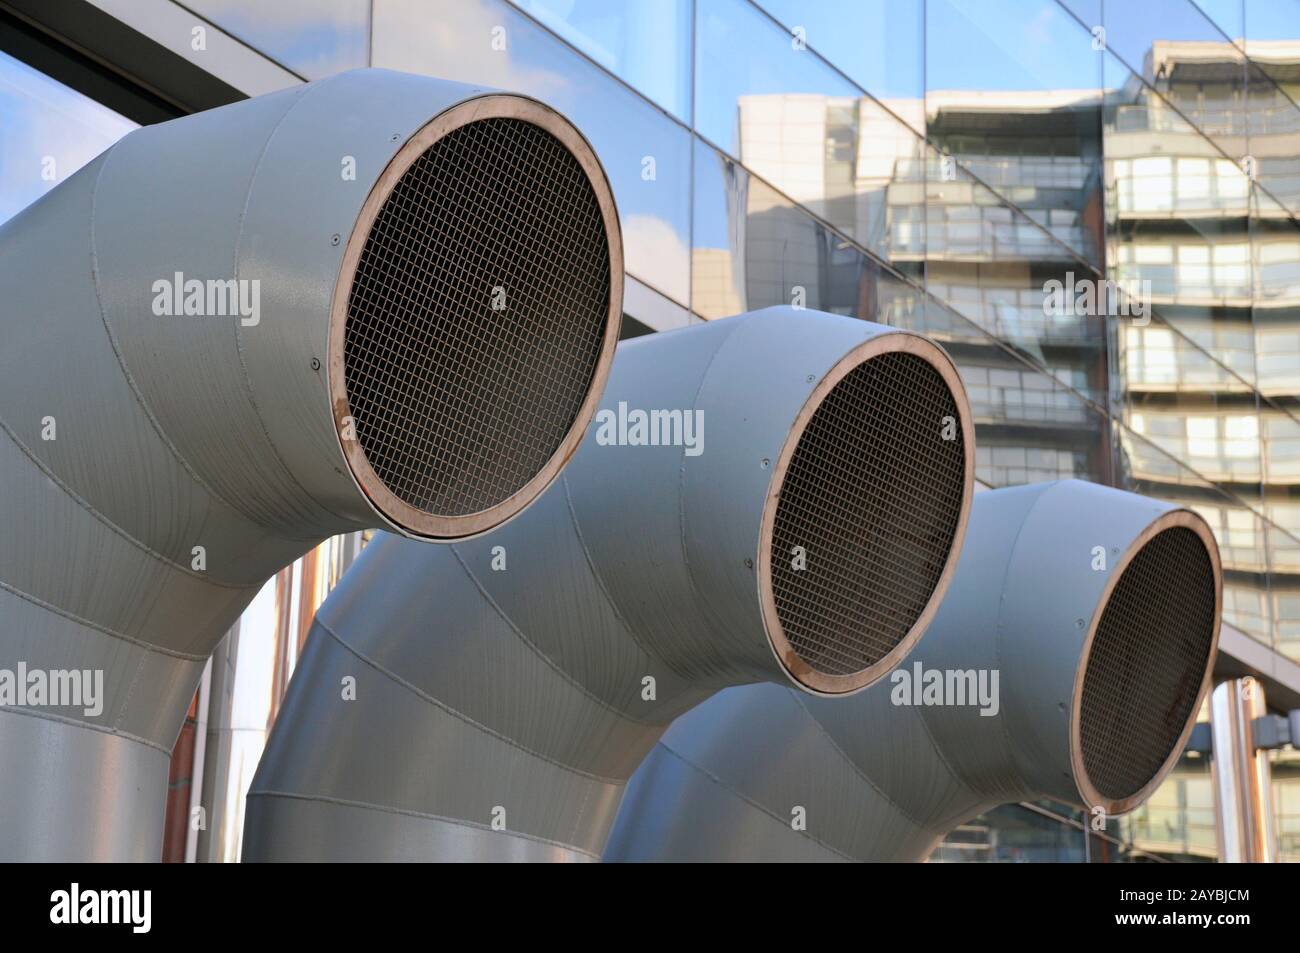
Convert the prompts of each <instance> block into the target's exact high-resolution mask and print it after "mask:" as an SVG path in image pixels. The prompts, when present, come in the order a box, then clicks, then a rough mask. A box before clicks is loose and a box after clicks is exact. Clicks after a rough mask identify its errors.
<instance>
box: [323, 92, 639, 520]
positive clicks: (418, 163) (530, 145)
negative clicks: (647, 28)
mask: <svg viewBox="0 0 1300 953" xmlns="http://www.w3.org/2000/svg"><path fill="white" fill-rule="evenodd" d="M622 297H623V261H622V242H621V237H620V233H619V226H618V219H617V215H616V212H615V209H614V201H613V197H612V195H611V192H610V189H609V185H608V183H607V181H606V179H605V177H604V174H603V172H602V171H601V168H600V165H599V163H598V161H597V159H596V156H595V154H594V153H593V152H592V150H591V147H590V146H589V145H588V144H587V142H586V140H584V139H583V138H582V136H581V135H580V134H579V133H578V132H577V130H575V129H574V128H573V126H571V125H570V124H569V123H568V122H567V121H566V120H564V119H563V118H562V117H561V116H559V115H558V114H557V113H555V112H553V111H552V110H550V109H548V108H546V107H545V106H542V105H541V104H539V103H536V102H533V101H532V100H528V99H523V98H520V97H516V96H504V95H494V96H485V97H481V98H478V99H472V100H468V101H466V102H464V103H461V104H460V105H458V106H455V107H453V108H452V109H450V110H448V111H447V112H444V113H442V114H441V115H439V116H438V117H437V118H435V119H434V120H433V121H431V122H430V123H429V124H428V125H426V126H425V127H424V128H422V129H421V130H420V131H419V132H418V133H417V134H416V135H415V136H413V137H412V138H411V139H410V140H409V141H407V142H406V144H405V145H404V146H403V147H402V148H401V149H400V150H399V151H398V153H397V155H396V156H395V157H394V158H393V160H392V162H391V163H390V164H389V166H388V168H387V169H386V170H385V172H384V174H383V175H382V176H381V177H380V179H379V181H378V182H377V183H376V185H375V187H374V188H373V190H372V191H371V194H370V196H369V198H368V199H367V202H366V205H365V207H364V208H363V210H362V213H361V215H360V217H359V219H358V223H357V226H356V228H355V229H354V231H353V234H352V236H351V239H350V240H349V244H348V247H347V250H346V252H345V255H344V265H343V271H342V276H341V280H340V282H339V290H338V292H337V293H336V298H335V310H334V320H333V323H332V326H331V334H330V390H331V395H332V398H333V403H334V415H335V421H336V424H337V427H338V433H339V439H340V445H341V446H342V448H343V451H344V455H345V457H346V458H347V461H348V464H349V466H350V467H351V469H352V474H353V476H354V477H355V479H356V481H357V483H358V484H359V485H360V487H361V489H362V491H363V492H364V493H365V494H366V496H367V497H368V498H369V499H370V501H371V502H372V503H373V505H374V506H375V507H376V508H377V509H378V510H379V512H381V513H382V514H383V515H384V516H385V517H387V519H388V520H389V521H391V522H392V523H393V524H395V525H396V526H397V527H399V528H400V529H402V530H404V531H406V532H408V533H411V534H414V535H420V536H427V537H436V538H463V537H465V536H469V535H474V534H477V533H481V532H484V531H486V530H489V529H491V528H493V527H495V526H497V525H499V524H501V523H503V522H505V521H506V520H508V519H509V518H510V517H512V516H514V515H515V514H516V513H518V512H519V511H521V510H522V509H523V508H524V507H526V506H527V505H528V504H529V503H530V502H532V500H533V499H535V498H536V497H537V495H538V494H539V493H541V492H542V490H544V489H545V488H546V486H547V485H549V483H550V482H551V480H552V479H554V478H555V476H556V475H557V474H558V473H559V471H560V469H561V468H562V467H563V465H564V463H565V461H567V459H568V458H569V457H570V456H571V455H572V454H573V452H574V450H575V449H576V448H577V445H578V442H579V440H580V439H581V438H582V435H583V433H584V432H585V430H586V427H587V424H588V422H589V421H590V419H591V416H592V414H593V413H594V412H595V406H596V401H597V400H598V398H599V395H600V392H601V391H602V390H603V388H604V384H605V379H606V377H607V376H608V373H609V365H610V362H611V360H612V359H613V353H614V346H615V344H616V343H617V339H618V325H619V321H620V319H621V316H622Z"/></svg>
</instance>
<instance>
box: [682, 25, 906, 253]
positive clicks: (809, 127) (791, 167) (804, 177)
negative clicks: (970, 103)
mask: <svg viewBox="0 0 1300 953" xmlns="http://www.w3.org/2000/svg"><path fill="white" fill-rule="evenodd" d="M696 22H697V33H696V93H695V122H696V129H697V131H698V132H699V133H700V134H701V135H703V136H704V137H705V138H706V139H708V140H709V141H710V142H711V143H712V144H713V145H714V146H716V147H718V148H720V149H722V150H723V151H724V152H726V153H728V154H730V155H732V156H734V157H735V158H737V159H739V160H740V161H741V163H742V164H743V165H744V166H745V167H746V168H747V169H749V170H750V171H751V172H753V173H755V174H756V175H758V176H760V177H762V178H763V179H765V180H766V181H767V182H768V183H770V184H771V185H772V186H774V187H775V188H777V189H779V190H780V191H781V192H783V193H785V195H786V196H787V197H789V198H790V199H793V200H794V201H795V202H798V203H799V204H800V205H802V206H803V207H805V208H807V209H808V210H809V211H811V212H812V213H813V214H814V215H817V216H819V217H820V218H822V219H824V220H826V221H827V222H830V223H831V224H832V225H834V226H835V227H836V228H838V229H840V230H841V231H842V232H844V233H845V234H846V235H848V236H850V237H851V238H852V239H853V240H854V241H856V242H857V243H858V244H860V245H861V246H863V247H864V248H866V249H867V250H868V251H870V252H872V253H875V254H877V255H879V256H881V257H884V256H885V253H886V251H887V249H888V246H889V224H890V223H889V221H888V219H887V217H886V210H887V197H888V195H889V190H890V188H891V185H892V183H893V182H894V181H895V180H896V179H897V177H898V176H899V174H900V172H902V173H903V174H904V175H906V174H908V170H910V169H914V168H917V167H918V162H919V160H920V157H921V155H922V153H921V147H922V146H921V140H920V138H919V137H918V136H917V135H916V133H915V132H913V131H912V130H911V129H909V128H908V127H907V126H906V125H905V124H904V123H903V122H901V121H900V120H899V118H898V117H897V116H895V115H893V114H891V113H890V112H888V111H887V110H885V109H884V108H883V107H882V106H881V105H880V104H878V103H876V102H875V101H874V100H872V99H870V98H869V97H867V96H864V95H863V94H862V92H861V90H859V89H858V88H857V87H856V86H854V85H853V84H852V83H850V82H848V81H847V80H845V79H844V78H843V77H842V76H840V75H838V74H837V73H835V71H834V70H832V69H831V68H830V67H829V66H827V65H826V64H825V63H823V62H822V61H821V60H819V59H818V58H817V57H816V56H815V55H814V54H812V53H810V52H809V51H808V50H806V49H804V50H800V49H798V48H797V43H796V40H795V38H792V37H791V36H790V35H789V34H788V33H786V32H784V31H783V30H782V29H781V27H779V26H778V25H777V24H775V23H774V22H773V21H772V20H770V19H769V18H768V17H766V16H764V15H763V13H762V12H761V11H759V10H757V9H756V8H754V7H753V6H751V5H749V4H747V3H743V2H740V0H699V3H698V5H697V19H696ZM914 105H915V102H914Z"/></svg>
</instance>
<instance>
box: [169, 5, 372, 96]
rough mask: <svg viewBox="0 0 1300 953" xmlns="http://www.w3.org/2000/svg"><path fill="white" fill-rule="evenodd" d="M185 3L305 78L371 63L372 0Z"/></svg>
mask: <svg viewBox="0 0 1300 953" xmlns="http://www.w3.org/2000/svg"><path fill="white" fill-rule="evenodd" d="M187 6H188V7H189V8H190V9H191V10H193V11H194V12H195V13H197V14H198V15H199V16H201V17H204V18H205V19H207V20H208V21H210V22H212V23H215V24H216V25H217V26H219V27H221V29H223V30H225V31H226V32H227V33H229V34H231V35H232V36H237V37H239V39H241V40H243V41H244V42H245V43H247V44H249V45H250V46H252V47H254V48H255V49H257V50H258V51H260V52H262V53H265V54H266V55H267V56H269V57H270V58H271V59H273V60H275V61H276V62H277V63H279V64H280V65H282V66H285V67H288V68H289V69H291V70H293V71H294V72H295V73H297V74H299V75H300V76H305V77H306V78H307V79H322V78H323V77H326V76H332V75H334V74H335V73H339V72H342V71H343V70H348V69H356V68H358V67H361V66H368V65H370V0H276V2H275V3H266V2H264V0H187Z"/></svg>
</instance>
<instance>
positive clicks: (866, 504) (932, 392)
mask: <svg viewBox="0 0 1300 953" xmlns="http://www.w3.org/2000/svg"><path fill="white" fill-rule="evenodd" d="M959 419H960V414H959V411H958V408H957V403H956V400H955V399H954V397H953V392H952V389H951V387H950V386H949V383H948V382H947V381H946V380H945V379H944V378H943V376H942V375H941V374H940V373H939V371H938V370H937V368H936V366H935V365H934V364H933V363H932V362H930V361H927V360H924V359H922V358H921V357H918V356H917V355H915V354H909V353H906V352H901V351H892V352H889V353H885V354H881V355H879V356H877V357H874V358H872V359H871V360H869V361H867V362H866V363H864V364H861V365H859V366H858V367H856V368H854V369H853V370H852V371H851V372H849V374H848V375H847V376H846V377H845V378H844V379H843V380H841V381H840V382H839V383H838V384H837V385H836V386H835V388H834V390H832V391H831V392H830V394H828V395H827V397H826V399H825V400H824V401H823V402H822V403H821V405H820V406H819V407H818V408H817V410H816V412H815V413H814V414H813V416H812V419H811V420H810V421H809V423H808V425H807V428H806V429H805V430H804V432H803V434H802V435H801V436H800V438H799V444H798V447H797V448H796V449H795V452H794V456H793V458H792V459H791V461H790V466H789V469H788V470H787V471H786V474H785V482H784V484H783V485H782V487H781V497H780V502H779V503H778V505H777V511H776V520H775V526H774V530H773V535H772V548H773V552H772V590H773V596H774V599H775V602H776V609H777V616H778V618H779V620H780V623H781V628H782V630H783V631H784V633H785V637H786V639H787V640H789V642H790V645H791V647H792V648H793V649H794V650H795V652H796V653H798V655H799V656H800V658H801V659H802V660H803V661H804V662H806V663H807V664H808V665H809V666H810V667H811V668H813V669H814V670H816V671H818V672H820V673H822V674H826V675H849V674H851V673H853V672H858V671H861V670H862V669H864V668H867V667H868V666H870V665H874V664H875V663H876V662H879V661H880V660H881V659H882V658H884V657H885V656H886V655H887V654H889V652H890V651H892V650H893V649H894V648H895V647H896V646H897V645H898V644H899V643H900V642H901V641H902V640H903V639H904V638H905V637H906V636H907V634H908V633H909V632H910V631H911V630H912V627H913V626H914V625H915V624H916V621H917V619H918V618H920V616H921V614H922V612H923V611H924V610H925V608H926V606H927V605H928V604H929V602H930V599H931V597H932V596H933V594H934V590H935V586H937V585H938V583H939V579H940V577H941V575H942V574H943V571H944V568H945V567H946V566H947V564H948V556H949V553H950V552H951V550H952V544H953V539H954V537H955V535H956V533H957V529H958V527H959V525H960V523H961V519H962V512H963V504H964V502H965V499H966V490H965V485H966V484H965V476H966V461H965V452H966V451H965V444H964V442H963V441H962V440H961V439H959V438H960V433H959V432H958V430H957V421H958V420H959ZM945 422H946V423H947V424H948V426H949V427H950V428H951V433H952V436H953V437H954V439H950V440H944V439H942V430H943V428H944V426H945ZM799 550H802V551H803V554H804V557H805V561H804V562H800V561H797V560H796V559H795V558H793V554H796V553H797V552H798V551H799ZM813 563H815V564H816V565H815V567H814V566H812V564H813ZM810 568H814V569H815V570H816V571H809V570H810Z"/></svg>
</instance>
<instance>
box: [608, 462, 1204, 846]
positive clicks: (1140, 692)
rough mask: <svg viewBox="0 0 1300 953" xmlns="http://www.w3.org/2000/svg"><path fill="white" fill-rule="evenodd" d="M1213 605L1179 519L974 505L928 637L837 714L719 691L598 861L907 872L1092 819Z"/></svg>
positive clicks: (1123, 780)
mask: <svg viewBox="0 0 1300 953" xmlns="http://www.w3.org/2000/svg"><path fill="white" fill-rule="evenodd" d="M1220 606H1221V574H1220V566H1219V557H1218V549H1217V547H1216V545H1215V542H1214V538H1213V536H1212V535H1211V533H1210V530H1209V528H1208V527H1207V526H1206V525H1205V523H1204V521H1202V520H1201V518H1200V517H1199V516H1197V515H1196V514H1195V513H1193V512H1191V511H1189V510H1184V509H1179V508H1177V507H1175V506H1172V505H1170V504H1167V503H1163V502H1159V501H1156V500H1151V499H1147V498H1144V497H1141V496H1136V495H1134V494H1130V493H1125V492H1122V491H1120V490H1114V489H1110V488H1106V487H1101V486H1096V485H1094V484H1089V483H1082V482H1079V481H1075V480H1067V481H1063V482H1058V483H1046V484H1038V485H1034V486H1025V487H1015V488H1011V489H1004V490H992V491H989V492H987V493H980V494H978V495H977V496H976V497H975V503H974V506H973V510H972V514H971V521H970V531H969V533H968V534H967V538H966V545H965V547H964V549H963V551H962V554H961V558H960V562H959V564H958V568H957V573H956V576H955V577H954V579H953V583H952V586H951V587H950V589H949V591H948V595H947V597H946V598H945V599H944V601H943V604H942V606H941V607H940V609H939V612H938V614H937V615H936V617H935V620H934V624H933V625H932V626H931V627H930V630H929V632H928V633H927V634H926V637H925V638H924V639H923V640H922V641H921V642H920V643H919V644H918V645H917V647H916V648H915V649H914V650H913V651H912V653H911V655H910V656H909V657H908V659H907V660H906V661H905V662H904V663H903V664H902V665H901V666H899V668H898V669H897V670H895V672H894V673H893V675H891V676H890V679H889V680H888V681H882V682H881V683H879V684H878V685H876V686H874V687H872V688H869V689H867V690H866V691H864V692H862V693H860V694H858V695H856V696H854V697H853V698H850V699H846V700H844V701H842V702H840V703H838V704H828V703H827V702H826V701H825V700H823V699H819V698H812V697H808V696H806V695H801V694H799V693H797V692H791V691H788V690H786V689H784V688H782V687H780V686H775V685H754V686H744V687H740V688H731V689H728V690H727V691H724V692H722V693H720V694H719V695H717V696H715V697H714V698H712V699H710V700H709V701H708V702H706V703H705V704H703V705H701V706H699V707H698V708H696V709H695V710H694V711H692V712H690V713H688V714H687V715H685V716H684V717H682V718H680V719H678V721H677V722H675V723H674V724H673V726H672V727H671V728H670V729H669V730H668V732H667V733H666V734H665V735H664V737H663V740H662V741H661V742H660V743H659V745H658V746H657V747H656V748H655V749H654V751H653V752H652V753H651V754H650V755H649V756H648V757H647V759H646V761H645V763H644V764H643V765H641V767H640V768H639V770H638V771H637V773H636V775H635V776H634V777H633V779H632V781H631V783H630V784H629V786H628V792H627V796H626V797H625V798H624V801H623V805H622V808H621V810H620V812H619V816H618V820H617V822H616V823H615V825H614V829H613V831H612V833H611V835H610V838H609V844H608V847H607V850H606V852H605V855H604V856H605V859H606V860H611V861H648V860H655V861H659V860H665V861H689V860H711V861H716V860H729V861H731V860H756V861H789V860H827V861H833V860H922V859H924V858H925V857H926V856H928V854H929V853H930V851H931V850H932V849H933V848H934V846H935V845H936V844H937V842H938V841H939V840H941V839H942V838H943V836H944V835H945V834H946V833H948V832H949V831H951V830H952V829H953V828H954V827H956V826H957V825H959V824H961V823H962V822H964V821H966V820H968V819H969V818H971V817H974V816H975V815H977V814H980V813H981V812H983V811H986V810H988V809H989V808H991V807H994V806H996V805H999V804H1005V803H1011V802H1016V801H1023V800H1030V799H1037V798H1055V799H1057V800H1059V801H1063V802H1065V803H1068V804H1073V805H1076V806H1079V807H1085V808H1087V809H1088V810H1089V812H1090V817H1089V821H1090V823H1092V822H1093V820H1094V819H1100V820H1099V822H1100V823H1105V822H1106V821H1107V820H1108V819H1109V818H1111V817H1114V816H1115V815H1118V814H1122V813H1124V812H1125V811H1128V810H1131V809H1132V808H1134V807H1136V806H1137V805H1138V804H1140V803H1141V802H1142V801H1143V800H1145V799H1146V798H1147V797H1148V796H1149V795H1150V793H1151V791H1152V790H1153V789H1154V788H1155V787H1156V785H1158V784H1159V783H1160V781H1161V779H1163V778H1164V776H1165V775H1166V774H1167V773H1168V771H1169V770H1170V769H1171V768H1172V767H1173V765H1174V763H1175V761H1176V760H1177V758H1178V756H1179V754H1180V753H1181V752H1182V749H1183V747H1184V745H1185V744H1186V741H1187V737H1188V735H1189V734H1190V733H1191V730H1192V726H1193V724H1194V722H1195V718H1196V713H1197V710H1198V708H1199V703H1200V699H1201V698H1202V697H1203V695H1204V692H1205V691H1206V689H1207V688H1208V685H1209V678H1210V672H1211V670H1212V668H1213V664H1214V653H1215V649H1216V646H1217V640H1218V631H1219V615H1220ZM930 673H937V674H938V675H939V676H941V677H942V681H940V682H936V681H935V680H934V678H932V677H931V675H930ZM965 673H972V675H973V677H971V676H969V675H966V674H965ZM994 674H996V676H997V681H996V682H994V681H993V675H994ZM959 676H960V677H959ZM981 677H983V681H981ZM985 686H992V687H994V688H996V692H984V693H983V696H982V697H981V691H980V689H981V688H982V687H985ZM963 696H964V697H963Z"/></svg>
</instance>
